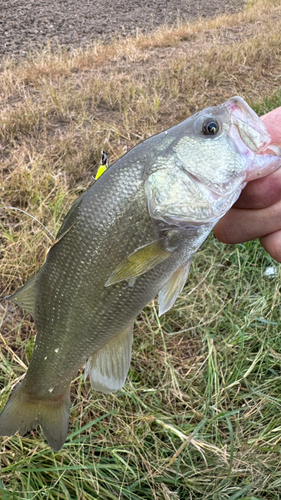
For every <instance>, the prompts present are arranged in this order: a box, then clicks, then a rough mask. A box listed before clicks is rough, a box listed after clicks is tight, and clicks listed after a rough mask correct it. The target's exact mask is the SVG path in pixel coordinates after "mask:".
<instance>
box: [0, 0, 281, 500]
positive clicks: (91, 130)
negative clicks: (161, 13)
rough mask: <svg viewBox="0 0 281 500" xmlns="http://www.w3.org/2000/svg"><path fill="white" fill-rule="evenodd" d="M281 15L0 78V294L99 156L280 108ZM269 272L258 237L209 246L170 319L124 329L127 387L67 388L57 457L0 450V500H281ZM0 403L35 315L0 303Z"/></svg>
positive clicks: (139, 42) (97, 50)
mask: <svg viewBox="0 0 281 500" xmlns="http://www.w3.org/2000/svg"><path fill="white" fill-rule="evenodd" d="M280 11H281V7H280V5H279V1H269V0H267V1H265V0H264V1H254V0H251V2H248V5H247V9H245V11H243V12H241V13H239V14H235V15H233V16H229V17H227V16H222V17H220V18H217V19H215V20H204V21H203V20H202V21H199V22H196V23H193V24H190V25H182V26H178V27H177V28H174V29H170V28H169V29H162V30H160V31H158V32H156V33H152V34H151V35H150V36H148V37H145V36H140V37H138V38H137V39H130V40H125V41H122V42H115V43H114V44H112V45H107V46H103V45H101V44H96V45H94V46H93V47H90V48H88V49H87V50H86V51H74V52H73V53H66V52H64V51H63V50H62V51H60V52H59V51H57V52H56V53H53V52H52V50H51V48H48V49H46V50H45V51H44V52H42V53H40V54H37V55H30V57H29V58H27V59H25V60H20V61H16V62H15V61H13V60H9V59H6V60H5V61H3V62H2V66H1V72H0V106H1V114H0V156H1V170H0V176H1V177H0V200H1V203H0V226H1V236H0V241H1V246H0V252H1V278H0V292H1V295H4V296H5V295H7V294H8V293H11V292H12V291H14V290H15V289H17V288H18V287H19V286H21V285H22V284H23V283H24V282H26V281H27V280H28V279H29V278H30V277H31V276H32V275H33V274H34V273H35V272H36V271H37V270H38V269H39V267H40V266H41V265H42V262H43V261H44V257H45V254H46V251H47V249H48V248H49V246H50V245H51V243H52V237H51V236H50V234H49V233H48V232H47V231H45V230H43V229H42V227H41V226H40V225H39V224H38V223H37V222H36V221H35V220H34V219H32V218H30V217H29V216H28V215H26V214H24V213H22V212H19V211H16V210H13V209H11V208H4V207H14V208H18V209H21V210H24V211H25V212H28V213H30V214H32V215H33V216H34V217H36V218H37V219H39V220H40V221H41V222H42V223H43V224H44V225H45V226H46V227H47V228H48V230H49V231H50V232H51V233H53V234H55V233H56V232H57V230H58V228H59V226H60V224H61V222H62V220H63V217H64V215H65V213H66V212H67V210H68V208H69V206H70V204H71V203H72V201H73V200H74V198H75V197H77V196H78V195H79V194H80V193H81V192H83V191H84V190H85V189H86V188H87V187H88V186H89V185H90V184H91V183H92V182H93V176H94V174H95V172H96V170H97V167H98V164H99V160H100V152H101V150H102V149H105V150H106V151H107V152H108V153H109V159H110V163H113V162H114V161H115V160H116V159H117V158H118V157H119V156H120V155H122V154H123V153H124V152H126V150H127V149H129V148H131V147H133V146H134V145H135V144H136V143H137V142H139V141H140V140H143V139H145V138H146V137H148V136H150V135H151V134H153V133H156V132H158V131H159V130H163V129H165V128H167V127H169V126H171V125H173V124H175V123H177V122H178V121H180V120H181V119H184V118H185V117H186V116H187V115H188V114H190V113H192V112H194V111H196V110H197V109H200V108H202V107H204V106H206V105H209V104H216V103H219V102H222V101H223V100H225V99H227V98H228V97H229V96H230V95H235V94H240V95H242V96H243V97H244V98H246V99H247V100H248V101H249V102H250V103H251V104H252V105H253V106H254V108H255V109H256V110H257V111H258V112H259V113H260V114H262V113H265V112H266V111H268V110H270V109H273V108H274V107H276V106H278V105H281V91H280V68H281V50H280V46H281V35H280V32H281V30H280V28H281V21H280V19H281V17H280V13H281V12H280ZM272 265H274V266H275V265H276V263H274V262H273V261H272V259H271V258H270V257H269V256H268V255H267V254H266V253H265V252H264V250H263V249H262V248H261V247H260V245H259V243H258V242H257V241H254V242H250V243H247V244H244V245H237V246H235V247H233V246H226V245H223V244H220V243H219V242H218V241H217V240H216V239H215V238H214V237H213V236H210V238H209V240H208V242H207V243H206V244H205V245H204V248H203V249H201V250H200V251H199V252H198V253H197V255H196V258H195V259H194V263H193V266H192V270H191V273H190V277H189V279H188V282H187V285H186V287H185V289H184V292H183V293H182V295H181V297H180V298H179V299H178V300H177V302H176V304H175V306H174V307H173V309H172V310H171V311H170V312H169V313H168V314H166V315H165V316H164V317H163V318H160V319H159V318H158V316H157V312H156V304H154V303H152V304H149V305H148V306H147V307H146V308H145V309H144V311H143V312H142V313H141V315H140V316H139V317H138V318H137V320H136V323H135V338H134V346H133V358H132V365H131V368H130V372H129V377H128V380H127V383H126V385H125V387H124V389H123V390H122V391H119V392H118V393H117V394H115V395H109V396H105V395H102V394H99V393H92V392H91V390H90V387H89V383H88V382H86V383H84V381H83V374H82V372H81V373H80V374H78V375H77V378H76V380H75V381H74V383H73V387H72V411H71V422H70V424H71V428H70V434H69V436H68V440H67V443H66V445H65V446H64V448H63V449H62V450H61V451H60V452H58V453H53V452H52V451H51V450H50V449H49V448H48V447H47V446H46V444H45V442H44V439H43V436H42V434H41V432H40V430H37V431H33V432H32V433H30V434H28V435H27V436H25V437H23V438H22V437H19V436H15V437H12V438H1V451H0V459H1V476H0V477H1V480H0V498H1V499H2V498H3V499H7V500H10V499H19V498H20V499H43V498H48V499H50V500H53V499H54V500H58V499H67V500H68V499H79V500H88V499H97V498H99V499H102V500H109V499H114V500H117V499H125V500H127V499H128V500H137V499H145V500H156V499H160V500H170V499H174V500H185V499H198V500H201V499H203V500H207V499H210V500H236V499H239V500H250V499H251V500H257V499H259V500H260V499H267V500H275V499H279V498H281V495H280V491H281V489H280V486H281V468H280V462H281V418H280V406H281V399H280V385H281V371H280V359H281V340H280V329H279V318H280V303H279V302H280V301H279V278H278V279H272V278H268V277H266V276H265V275H264V271H265V269H266V267H268V266H272ZM0 313H1V316H0V325H1V330H0V331H1V342H2V346H1V354H0V362H1V372H0V383H1V388H2V390H1V407H3V406H4V404H5V402H6V400H7V398H8V395H9V393H10V391H11V389H12V388H13V387H14V385H15V384H16V383H17V382H18V381H20V380H21V379H22V377H23V376H24V373H25V371H26V367H27V366H28V362H29V360H30V357H31V354H32V348H33V345H34V335H35V333H36V331H35V327H34V323H33V321H32V319H31V317H30V316H28V315H24V314H23V312H22V311H21V310H20V309H19V308H18V309H17V308H16V307H15V306H13V305H12V304H11V303H8V302H0Z"/></svg>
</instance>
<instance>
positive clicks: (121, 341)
mask: <svg viewBox="0 0 281 500" xmlns="http://www.w3.org/2000/svg"><path fill="white" fill-rule="evenodd" d="M133 326H134V323H133V322H132V323H130V324H129V326H128V327H127V328H125V329H124V330H122V331H121V332H120V333H119V335H117V336H116V337H114V338H113V339H112V340H110V341H109V342H108V343H107V344H106V345H105V346H103V347H101V348H100V349H99V350H98V351H96V352H95V353H94V354H93V355H92V356H91V357H90V358H89V359H88V361H87V364H86V366H85V378H86V377H87V376H88V375H89V377H90V382H91V386H92V388H93V389H95V390H96V391H101V392H104V393H109V392H116V391H118V390H119V389H122V387H123V385H124V383H125V380H126V376H127V373H128V371H129V367H130V362H131V355H132V343H133Z"/></svg>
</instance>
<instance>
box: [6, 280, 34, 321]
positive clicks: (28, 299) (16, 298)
mask: <svg viewBox="0 0 281 500" xmlns="http://www.w3.org/2000/svg"><path fill="white" fill-rule="evenodd" d="M37 281H38V274H36V275H35V276H33V278H31V280H29V281H28V282H27V283H26V284H25V285H24V286H23V287H21V288H20V289H19V290H18V291H17V292H16V293H14V294H13V295H9V296H8V297H5V299H6V300H12V301H13V302H14V303H15V304H17V305H18V306H21V307H22V308H23V309H24V310H25V311H26V312H28V313H29V314H31V316H33V318H34V310H35V299H36V294H37Z"/></svg>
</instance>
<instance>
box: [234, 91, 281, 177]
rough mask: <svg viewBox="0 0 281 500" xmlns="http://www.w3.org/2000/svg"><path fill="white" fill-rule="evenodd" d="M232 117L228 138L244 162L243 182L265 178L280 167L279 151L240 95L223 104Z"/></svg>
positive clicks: (262, 124)
mask: <svg viewBox="0 0 281 500" xmlns="http://www.w3.org/2000/svg"><path fill="white" fill-rule="evenodd" d="M225 106H226V108H227V109H228V111H229V113H230V117H231V125H230V127H229V130H228V137H229V138H230V139H232V141H233V143H234V144H235V146H236V148H237V150H238V152H239V153H240V154H241V155H243V156H244V157H245V158H246V159H247V160H248V161H247V170H246V175H245V182H246V183H247V182H249V181H251V180H254V179H256V178H258V177H264V176H266V175H268V174H270V173H271V172H273V171H274V170H276V169H277V168H279V167H280V166H281V149H280V148H278V147H277V146H271V145H270V144H271V136H270V134H269V133H268V131H267V128H266V126H265V124H264V123H263V122H262V120H261V119H260V118H259V116H258V115H257V114H256V113H255V112H254V111H253V110H252V108H250V106H249V105H248V104H247V103H246V102H245V101H244V99H242V98H241V97H239V96H236V97H232V98H230V99H229V100H228V101H227V102H226V103H225ZM272 153H273V154H272Z"/></svg>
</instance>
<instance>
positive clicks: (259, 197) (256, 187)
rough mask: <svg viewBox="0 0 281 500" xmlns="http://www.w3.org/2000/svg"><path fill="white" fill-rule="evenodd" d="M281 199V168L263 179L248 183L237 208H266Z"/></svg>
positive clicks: (237, 203) (236, 205)
mask: <svg viewBox="0 0 281 500" xmlns="http://www.w3.org/2000/svg"><path fill="white" fill-rule="evenodd" d="M280 200H281V168H280V169H278V170H276V171H275V172H273V173H272V174H270V175H267V176H266V177H263V178H262V179H256V180H254V181H251V182H249V183H248V184H247V186H246V187H245V188H244V189H243V191H242V193H241V195H240V197H239V199H238V200H237V202H236V203H235V205H234V206H235V207H236V208H254V209H259V208H265V207H269V206H270V205H274V204H275V203H277V202H278V201H280Z"/></svg>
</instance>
